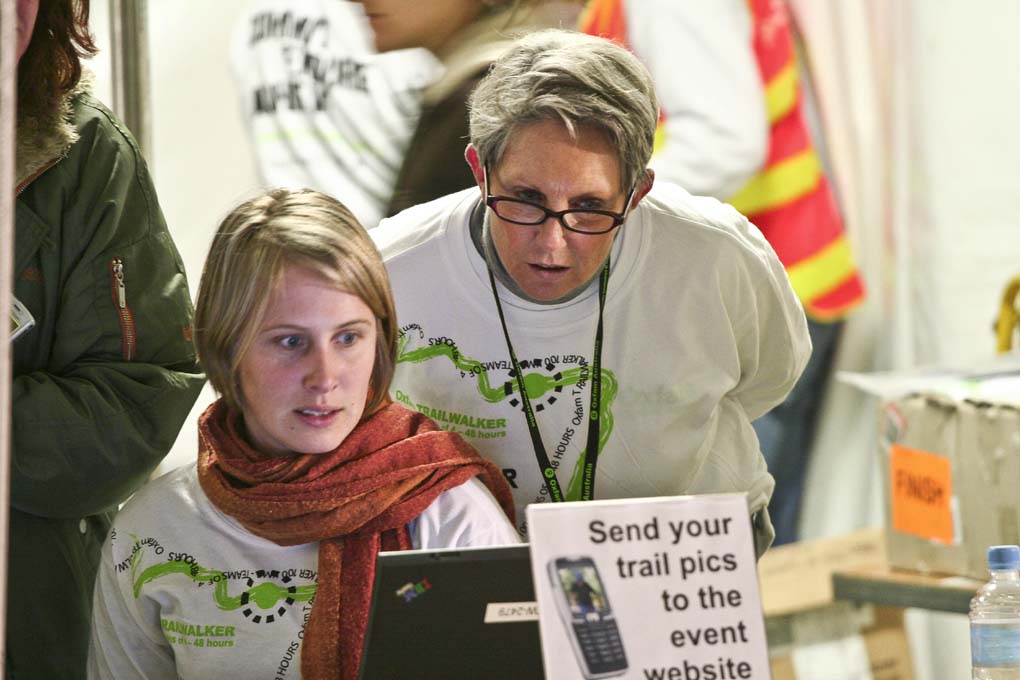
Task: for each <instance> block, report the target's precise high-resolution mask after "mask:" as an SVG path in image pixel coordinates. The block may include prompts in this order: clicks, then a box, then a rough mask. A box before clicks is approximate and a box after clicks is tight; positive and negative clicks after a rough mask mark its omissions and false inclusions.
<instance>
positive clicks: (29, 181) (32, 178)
mask: <svg viewBox="0 0 1020 680" xmlns="http://www.w3.org/2000/svg"><path fill="white" fill-rule="evenodd" d="M65 158H67V154H66V153H65V154H62V155H60V156H57V157H56V158H54V159H53V160H51V161H50V162H49V163H47V164H46V165H44V166H42V167H41V168H39V169H38V170H36V171H35V172H33V173H32V174H31V175H29V176H28V177H26V178H25V179H23V180H22V181H21V184H19V185H17V186H16V187H14V197H15V198H17V197H18V196H20V195H21V194H22V192H24V191H25V189H27V188H28V187H29V186H30V185H31V184H32V182H34V181H36V180H37V179H39V177H41V176H42V174H43V173H44V172H46V171H47V170H49V169H50V168H52V167H53V166H54V165H56V164H57V163H59V162H60V161H62V160H64V159H65Z"/></svg>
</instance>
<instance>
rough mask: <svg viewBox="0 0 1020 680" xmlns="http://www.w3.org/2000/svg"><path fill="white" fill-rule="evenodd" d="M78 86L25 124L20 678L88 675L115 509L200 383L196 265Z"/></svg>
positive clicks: (18, 400) (18, 349)
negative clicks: (189, 270)
mask: <svg viewBox="0 0 1020 680" xmlns="http://www.w3.org/2000/svg"><path fill="white" fill-rule="evenodd" d="M87 89H88V88H87V85H85V84H83V85H80V86H79V88H78V89H77V90H76V92H75V93H74V94H73V95H72V96H70V97H68V99H67V100H66V101H65V102H64V105H63V107H62V109H61V110H60V111H56V112H54V114H53V116H52V118H51V119H46V117H45V116H25V118H26V119H27V120H20V119H19V121H18V140H17V144H18V156H17V165H18V168H17V170H18V191H19V194H18V198H17V207H16V213H15V230H16V235H15V252H14V259H15V261H14V272H15V279H16V280H15V284H14V293H15V296H16V297H17V299H18V300H20V301H21V302H22V303H23V304H24V305H25V306H26V307H27V308H28V310H29V311H30V312H31V314H32V316H33V317H34V318H35V324H36V325H35V326H34V327H33V328H32V329H31V330H29V331H28V332H27V333H26V334H25V335H22V336H21V337H19V338H17V339H16V340H15V341H14V344H13V350H14V367H13V368H14V378H13V385H12V394H13V397H12V402H13V419H12V425H13V440H12V450H11V458H12V460H11V520H10V552H9V559H8V568H9V573H8V578H9V585H8V598H9V600H8V607H9V609H8V616H7V659H6V672H7V677H8V678H15V679H20V678H47V679H50V678H79V677H81V678H83V677H85V660H86V656H87V649H88V640H89V634H90V628H91V604H92V584H93V579H94V577H95V573H96V569H97V566H98V563H99V554H100V548H101V546H102V543H103V540H104V539H105V537H106V534H107V531H108V529H109V526H110V519H111V515H110V513H111V511H113V510H115V509H116V507H117V505H118V504H119V503H121V502H122V501H124V500H125V499H126V498H127V497H128V496H129V495H130V494H131V493H132V492H133V491H134V490H135V489H137V488H138V487H139V486H140V485H141V484H143V483H144V482H145V480H146V478H147V476H148V475H149V473H150V472H151V471H152V470H153V469H154V468H155V467H156V465H157V463H159V461H160V460H161V459H162V458H163V456H164V455H166V453H167V451H168V450H169V449H170V447H171V445H172V444H173V442H174V439H175V438H176V436H177V433H178V431H179V429H180V426H181V424H182V423H183V421H184V419H185V418H186V417H187V415H188V413H189V412H190V410H191V407H192V405H193V404H194V401H195V399H196V398H197V397H198V393H199V390H200V389H201V386H202V383H203V377H202V375H201V373H200V372H199V369H198V366H197V364H196V361H195V354H194V349H193V347H192V344H191V328H190V323H191V318H192V311H193V310H192V306H191V299H190V297H189V294H188V286H187V281H186V279H185V275H184V265H183V263H182V262H181V259H180V255H179V254H178V253H177V249H176V248H175V246H174V244H173V241H172V240H171V238H170V234H169V233H168V231H167V228H166V224H165V222H164V221H163V215H162V213H161V211H160V208H159V204H158V203H157V200H156V195H155V191H154V189H153V186H152V181H151V180H150V178H149V174H148V170H147V168H146V166H145V163H144V161H143V160H142V157H141V155H140V154H139V151H138V148H137V146H136V144H135V142H134V140H133V139H132V138H131V136H130V134H129V133H128V132H127V131H126V130H125V129H124V128H123V126H122V124H121V123H120V122H119V121H118V120H117V119H116V118H115V117H114V116H113V114H112V113H110V111H109V110H107V109H106V108H105V107H104V106H103V105H102V104H100V103H98V102H97V101H95V100H94V99H92V98H91V97H90V96H89V95H88V94H87Z"/></svg>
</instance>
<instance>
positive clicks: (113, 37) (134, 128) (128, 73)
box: [110, 0, 152, 164]
mask: <svg viewBox="0 0 1020 680" xmlns="http://www.w3.org/2000/svg"><path fill="white" fill-rule="evenodd" d="M148 20H149V13H148V2H147V0H110V63H111V65H112V67H113V110H114V111H115V112H116V113H117V115H118V116H120V119H121V120H122V121H124V124H125V125H126V126H127V128H128V130H130V131H131V133H132V134H133V135H134V137H135V140H136V141H137V142H138V146H139V148H140V149H141V150H142V156H144V157H145V159H146V160H147V161H148V162H149V163H150V164H151V163H152V158H151V157H150V156H149V154H150V152H151V150H152V139H151V128H150V125H149V33H148V25H149V24H148Z"/></svg>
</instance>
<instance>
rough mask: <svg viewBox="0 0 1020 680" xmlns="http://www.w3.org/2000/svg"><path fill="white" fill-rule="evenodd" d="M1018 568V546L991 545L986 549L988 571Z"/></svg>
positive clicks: (1019, 564) (1019, 553)
mask: <svg viewBox="0 0 1020 680" xmlns="http://www.w3.org/2000/svg"><path fill="white" fill-rule="evenodd" d="M1017 567H1020V546H1016V545H993V546H992V547H990V548H989V549H988V568H989V569H1016V568H1017Z"/></svg>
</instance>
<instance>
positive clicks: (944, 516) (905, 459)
mask: <svg viewBox="0 0 1020 680" xmlns="http://www.w3.org/2000/svg"><path fill="white" fill-rule="evenodd" d="M889 472H890V474H889V483H890V486H891V489H890V498H891V499H892V503H891V505H892V525H893V529H895V530H896V531H902V532H903V533H906V534H913V535H914V536H920V537H921V538H927V539H929V540H932V541H938V542H939V543H945V544H946V545H952V543H953V512H952V506H951V500H952V497H953V469H952V465H951V464H950V462H949V459H948V458H946V457H945V456H940V455H937V454H934V453H929V452H927V451H919V450H917V449H910V448H907V447H905V446H900V445H899V444H893V445H892V458H891V461H890V470H889Z"/></svg>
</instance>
